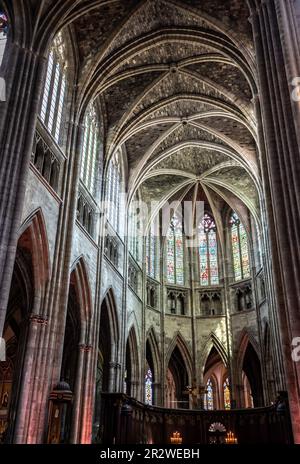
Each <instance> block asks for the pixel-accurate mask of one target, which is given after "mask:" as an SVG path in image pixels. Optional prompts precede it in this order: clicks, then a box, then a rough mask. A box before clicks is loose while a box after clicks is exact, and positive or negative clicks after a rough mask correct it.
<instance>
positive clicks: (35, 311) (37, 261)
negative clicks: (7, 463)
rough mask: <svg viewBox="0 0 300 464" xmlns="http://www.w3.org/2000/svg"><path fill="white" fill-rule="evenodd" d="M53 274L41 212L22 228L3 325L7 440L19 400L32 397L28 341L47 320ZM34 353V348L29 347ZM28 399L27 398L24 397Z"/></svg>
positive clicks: (1, 376)
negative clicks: (38, 324) (26, 382)
mask: <svg viewBox="0 0 300 464" xmlns="http://www.w3.org/2000/svg"><path fill="white" fill-rule="evenodd" d="M50 274H51V266H50V258H49V243H48V238H47V231H46V225H45V221H44V217H43V213H42V210H41V209H38V210H36V211H34V212H32V213H31V215H30V216H28V217H27V219H26V220H25V221H24V222H23V224H22V225H21V227H20V229H19V239H18V243H17V250H16V257H15V265H14V271H13V277H12V281H11V287H10V296H9V301H8V305H7V312H6V319H5V323H4V331H3V338H4V339H5V341H6V357H7V359H6V362H5V363H3V364H2V363H1V372H0V386H1V389H2V387H3V388H4V390H5V389H6V390H7V391H6V392H4V393H5V394H6V397H7V401H6V405H7V408H6V410H5V411H2V419H3V418H4V428H6V440H7V442H12V441H13V439H14V434H15V426H16V424H15V417H17V415H18V414H19V403H20V402H21V401H20V398H21V397H22V401H24V400H26V399H27V398H28V397H29V396H30V395H31V388H32V384H30V385H29V386H28V385H26V388H25V385H24V384H23V383H22V382H21V378H22V376H23V372H24V371H26V373H27V375H29V372H30V369H32V359H31V360H29V355H28V352H29V342H30V343H32V340H31V338H30V337H31V332H32V325H33V324H34V323H35V322H36V321H39V322H41V323H42V322H44V321H46V315H45V313H44V312H45V305H44V301H45V297H46V291H47V286H48V282H49V279H50ZM30 349H31V350H32V346H31V348H30ZM25 397H26V398H25Z"/></svg>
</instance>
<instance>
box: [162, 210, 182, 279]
mask: <svg viewBox="0 0 300 464" xmlns="http://www.w3.org/2000/svg"><path fill="white" fill-rule="evenodd" d="M166 240H167V243H166V245H167V281H168V283H170V284H178V285H183V284H184V269H183V257H184V251H183V230H182V221H181V219H179V218H178V217H177V216H176V215H174V216H173V218H172V220H171V222H170V226H169V230H168V233H167V237H166Z"/></svg>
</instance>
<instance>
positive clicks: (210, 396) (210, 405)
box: [204, 379, 214, 411]
mask: <svg viewBox="0 0 300 464" xmlns="http://www.w3.org/2000/svg"><path fill="white" fill-rule="evenodd" d="M204 409H207V410H209V411H212V410H213V409H214V390H213V384H212V381H211V379H208V381H207V384H206V393H205V397H204Z"/></svg>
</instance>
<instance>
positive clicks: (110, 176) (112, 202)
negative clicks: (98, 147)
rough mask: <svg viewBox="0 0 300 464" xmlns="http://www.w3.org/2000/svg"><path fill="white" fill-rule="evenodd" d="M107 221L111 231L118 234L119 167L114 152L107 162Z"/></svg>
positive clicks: (117, 154) (116, 155)
mask: <svg viewBox="0 0 300 464" xmlns="http://www.w3.org/2000/svg"><path fill="white" fill-rule="evenodd" d="M107 199H108V202H109V205H108V220H109V223H110V225H111V226H112V227H113V229H114V230H115V231H116V232H117V233H119V232H120V202H121V166H120V160H119V153H118V152H116V153H115V154H114V156H113V157H112V159H111V160H110V162H109V166H108V173H107Z"/></svg>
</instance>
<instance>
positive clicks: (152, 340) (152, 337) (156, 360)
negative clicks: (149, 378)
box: [146, 327, 161, 382]
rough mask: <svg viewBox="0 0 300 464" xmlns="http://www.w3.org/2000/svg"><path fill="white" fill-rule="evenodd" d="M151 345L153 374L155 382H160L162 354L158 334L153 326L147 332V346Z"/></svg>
mask: <svg viewBox="0 0 300 464" xmlns="http://www.w3.org/2000/svg"><path fill="white" fill-rule="evenodd" d="M147 344H148V346H149V348H148V349H149V351H150V353H151V357H152V364H153V376H154V379H155V382H159V381H160V378H161V356H160V350H159V346H158V342H157V336H156V333H155V330H154V328H153V327H151V328H150V329H149V330H148V332H147V334H146V347H147Z"/></svg>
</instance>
